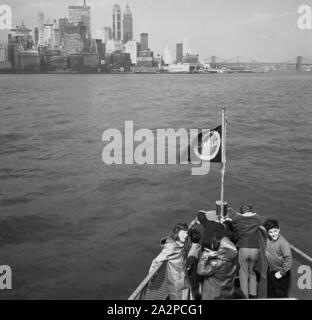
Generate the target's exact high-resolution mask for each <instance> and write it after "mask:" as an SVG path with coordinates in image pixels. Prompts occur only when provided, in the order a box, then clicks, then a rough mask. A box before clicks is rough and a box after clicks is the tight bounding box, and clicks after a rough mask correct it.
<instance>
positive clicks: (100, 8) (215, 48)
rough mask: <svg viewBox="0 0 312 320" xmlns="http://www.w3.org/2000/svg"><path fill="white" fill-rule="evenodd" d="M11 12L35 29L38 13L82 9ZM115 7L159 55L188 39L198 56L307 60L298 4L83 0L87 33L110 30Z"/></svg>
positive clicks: (62, 5) (28, 4)
mask: <svg viewBox="0 0 312 320" xmlns="http://www.w3.org/2000/svg"><path fill="white" fill-rule="evenodd" d="M6 4H8V5H10V6H11V7H12V9H13V25H14V26H15V25H19V24H20V23H21V21H24V23H25V25H26V26H27V27H29V28H31V29H33V28H34V27H35V26H37V23H36V21H37V19H36V17H37V15H38V13H39V11H43V12H44V13H45V17H47V18H48V17H49V18H50V20H53V19H58V18H63V17H67V16H68V13H67V11H68V6H70V5H83V0H64V1H60V0H56V1H54V2H53V3H49V2H48V1H46V0H41V1H36V2H34V1H31V0H18V1H17V0H7V1H6ZM114 4H119V5H120V7H121V11H122V12H121V13H122V15H123V14H124V11H125V8H126V5H127V4H128V5H129V6H130V8H131V12H132V14H133V21H134V22H133V31H134V32H133V39H135V40H137V41H139V40H140V34H141V33H144V32H146V33H148V34H149V42H150V48H151V50H153V51H155V52H156V53H159V54H163V52H164V48H165V47H166V46H168V47H169V48H170V49H171V51H172V52H173V54H174V52H175V46H176V44H177V43H180V42H182V41H183V40H184V39H185V38H187V39H188V42H189V47H190V48H191V50H192V52H193V53H198V54H199V55H200V56H201V57H202V58H207V57H210V56H212V55H216V56H218V57H222V58H232V57H236V56H241V57H242V58H241V59H242V60H244V59H254V60H256V61H264V62H266V61H270V62H277V61H286V60H288V59H291V58H294V57H295V56H298V55H303V56H312V31H302V30H299V29H298V27H297V19H298V13H297V9H298V6H299V5H300V4H301V2H300V1H297V0H295V1H294V0H276V1H274V3H272V2H271V1H268V0H262V1H260V0H259V1H258V0H257V1H253V3H252V4H251V3H249V2H248V1H247V0H237V1H235V4H234V3H232V2H230V1H226V0H219V1H216V0H210V1H207V0H182V1H181V0H179V1H178V0H169V1H164V0H159V1H157V3H155V2H153V1H150V0H144V1H143V0H128V1H126V0H120V1H111V0H102V1H99V0H87V5H88V6H90V7H91V16H92V33H93V34H94V33H95V30H96V29H97V28H103V27H105V26H112V10H113V6H114Z"/></svg>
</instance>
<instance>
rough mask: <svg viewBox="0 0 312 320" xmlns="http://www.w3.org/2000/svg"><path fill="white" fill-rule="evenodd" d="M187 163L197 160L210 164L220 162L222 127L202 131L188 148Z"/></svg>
mask: <svg viewBox="0 0 312 320" xmlns="http://www.w3.org/2000/svg"><path fill="white" fill-rule="evenodd" d="M188 151H189V161H192V160H194V159H199V160H201V161H210V162H212V163H221V162H222V126H221V125H220V126H219V127H217V128H215V129H213V130H203V131H201V132H200V133H199V134H198V136H197V137H196V138H195V139H194V141H193V142H192V144H191V145H190V146H189V150H188Z"/></svg>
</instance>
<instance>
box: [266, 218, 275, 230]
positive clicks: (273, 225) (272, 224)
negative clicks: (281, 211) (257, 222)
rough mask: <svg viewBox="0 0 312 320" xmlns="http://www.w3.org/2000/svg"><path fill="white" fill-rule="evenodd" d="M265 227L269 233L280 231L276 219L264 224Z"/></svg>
mask: <svg viewBox="0 0 312 320" xmlns="http://www.w3.org/2000/svg"><path fill="white" fill-rule="evenodd" d="M264 227H265V229H266V231H269V230H271V229H279V223H278V221H277V220H275V219H268V220H266V222H265V223H264Z"/></svg>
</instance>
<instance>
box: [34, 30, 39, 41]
mask: <svg viewBox="0 0 312 320" xmlns="http://www.w3.org/2000/svg"><path fill="white" fill-rule="evenodd" d="M34 39H35V45H38V43H39V28H38V27H36V28H35V31H34Z"/></svg>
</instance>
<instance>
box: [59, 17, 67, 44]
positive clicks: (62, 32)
mask: <svg viewBox="0 0 312 320" xmlns="http://www.w3.org/2000/svg"><path fill="white" fill-rule="evenodd" d="M68 23H69V21H68V19H67V18H61V19H59V28H60V42H61V45H64V37H65V27H66V25H67V24H68Z"/></svg>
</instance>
